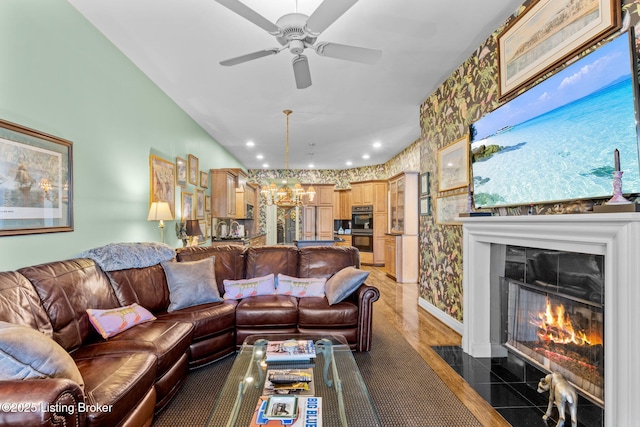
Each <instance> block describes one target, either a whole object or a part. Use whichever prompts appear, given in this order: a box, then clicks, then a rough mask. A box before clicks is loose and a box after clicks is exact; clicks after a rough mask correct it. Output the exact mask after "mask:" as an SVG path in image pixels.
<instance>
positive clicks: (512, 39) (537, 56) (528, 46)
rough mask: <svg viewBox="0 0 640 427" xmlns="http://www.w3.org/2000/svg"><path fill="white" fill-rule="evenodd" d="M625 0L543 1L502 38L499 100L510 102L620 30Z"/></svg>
mask: <svg viewBox="0 0 640 427" xmlns="http://www.w3.org/2000/svg"><path fill="white" fill-rule="evenodd" d="M620 10H621V8H620V1H619V0H592V1H585V2H576V7H575V8H572V9H569V8H567V7H566V4H565V2H558V1H552V0H538V1H535V2H533V3H532V4H531V5H530V6H529V8H528V9H527V10H526V11H525V12H524V13H522V14H521V15H520V16H518V17H517V18H516V19H514V21H513V22H512V23H511V24H509V26H508V27H507V28H506V29H505V30H504V31H503V32H502V33H500V34H499V35H498V38H497V42H498V48H497V50H498V79H499V85H498V87H499V96H500V98H501V99H504V98H507V97H509V96H510V95H512V94H513V93H514V92H516V91H518V90H519V89H521V88H522V87H524V86H526V85H528V84H529V83H531V82H533V81H535V80H537V79H538V78H540V77H542V76H543V75H544V74H546V73H548V72H549V71H550V70H552V69H554V68H556V67H557V66H558V65H560V64H562V63H564V62H566V61H567V60H568V59H569V58H571V57H572V56H575V55H576V54H577V53H578V52H580V51H582V50H584V49H586V48H587V47H589V46H591V45H592V44H594V43H596V42H597V41H599V40H602V39H603V38H605V37H607V36H608V35H610V34H612V33H613V32H615V31H616V30H618V29H619V28H620V25H621V24H620V22H621V19H620V15H621V12H620Z"/></svg>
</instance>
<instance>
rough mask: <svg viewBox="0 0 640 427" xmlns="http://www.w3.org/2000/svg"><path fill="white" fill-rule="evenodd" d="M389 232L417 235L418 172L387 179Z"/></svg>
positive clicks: (405, 173)
mask: <svg viewBox="0 0 640 427" xmlns="http://www.w3.org/2000/svg"><path fill="white" fill-rule="evenodd" d="M389 232H390V233H394V234H418V172H404V173H401V174H399V175H396V176H394V177H392V178H390V179H389Z"/></svg>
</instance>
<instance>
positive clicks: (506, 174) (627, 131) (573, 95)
mask: <svg viewBox="0 0 640 427" xmlns="http://www.w3.org/2000/svg"><path fill="white" fill-rule="evenodd" d="M634 82H635V79H634V78H632V75H631V48H630V45H629V36H628V35H627V34H623V35H621V36H619V37H617V38H616V39H614V40H613V41H611V42H609V43H607V44H605V45H603V46H601V47H599V48H598V49H597V50H595V51H594V52H592V53H590V54H588V55H586V56H585V57H583V58H581V59H580V60H578V61H576V62H575V63H573V64H572V65H570V66H568V67H566V68H565V69H563V70H562V71H560V72H558V73H557V74H554V75H553V76H551V77H550V78H548V79H546V80H544V81H543V82H541V83H540V84H538V85H536V86H534V87H533V88H531V89H529V90H528V91H526V92H524V93H523V94H521V95H520V96H518V97H516V98H514V99H513V100H511V101H509V102H508V103H506V104H504V105H503V106H501V107H500V108H498V109H496V110H494V111H493V112H491V113H489V114H487V115H486V116H484V117H483V118H482V119H480V120H478V121H477V122H475V123H474V124H472V125H471V127H470V140H471V160H472V166H471V169H472V175H473V198H474V205H475V206H476V208H480V207H494V206H508V205H525V204H531V203H543V202H554V201H566V200H575V199H587V198H601V197H607V196H611V195H612V193H613V185H612V180H613V177H612V175H613V171H614V150H616V149H617V150H619V152H620V164H621V170H622V171H623V177H622V182H623V187H622V190H623V193H625V194H627V193H637V192H640V173H639V172H640V168H639V164H638V136H637V125H636V117H637V114H636V110H635V93H636V91H635V89H634V86H633V85H634V84H635V83H634Z"/></svg>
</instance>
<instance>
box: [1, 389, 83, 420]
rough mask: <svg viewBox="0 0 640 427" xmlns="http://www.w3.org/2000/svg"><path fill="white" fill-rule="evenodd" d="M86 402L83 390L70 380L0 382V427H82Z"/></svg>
mask: <svg viewBox="0 0 640 427" xmlns="http://www.w3.org/2000/svg"><path fill="white" fill-rule="evenodd" d="M84 402H85V400H84V394H83V392H82V390H81V389H80V386H78V384H77V383H75V382H73V381H71V380H69V379H65V378H46V379H30V380H9V381H0V425H2V426H27V425H29V426H65V427H74V426H81V425H84V424H85V412H84V411H82V410H79V409H82V408H81V406H79V403H82V405H84Z"/></svg>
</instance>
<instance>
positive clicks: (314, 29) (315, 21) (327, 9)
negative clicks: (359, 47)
mask: <svg viewBox="0 0 640 427" xmlns="http://www.w3.org/2000/svg"><path fill="white" fill-rule="evenodd" d="M357 2H358V0H324V1H323V2H322V3H320V6H318V8H317V9H316V10H315V11H314V12H313V13H312V14H311V16H310V17H309V19H307V25H305V29H306V30H307V31H308V32H309V33H310V34H311V35H312V36H315V37H317V36H318V35H320V33H321V32H323V31H324V30H326V29H327V27H329V25H331V24H333V23H334V22H335V21H336V19H338V18H340V17H341V16H342V15H343V14H344V13H345V12H346V11H347V10H349V8H350V7H351V6H353V5H354V4H356V3H357Z"/></svg>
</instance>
